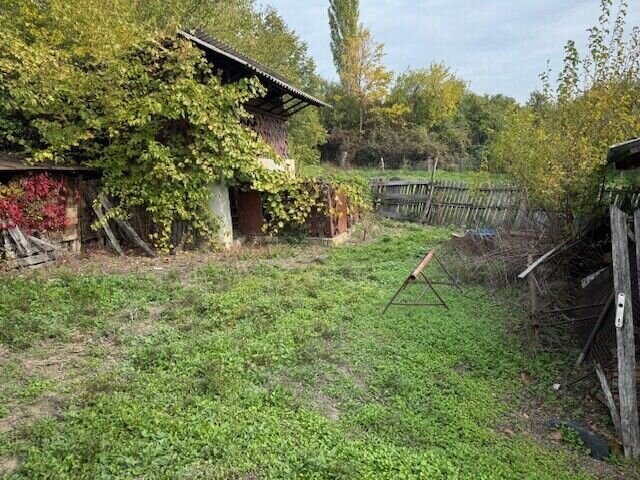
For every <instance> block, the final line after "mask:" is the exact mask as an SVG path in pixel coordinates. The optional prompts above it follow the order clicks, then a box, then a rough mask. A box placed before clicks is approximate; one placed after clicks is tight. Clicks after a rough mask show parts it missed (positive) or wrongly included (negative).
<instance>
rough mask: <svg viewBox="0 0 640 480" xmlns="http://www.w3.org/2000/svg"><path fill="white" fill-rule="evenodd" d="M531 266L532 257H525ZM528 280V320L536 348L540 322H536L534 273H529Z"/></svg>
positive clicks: (536, 308)
mask: <svg viewBox="0 0 640 480" xmlns="http://www.w3.org/2000/svg"><path fill="white" fill-rule="evenodd" d="M531 264H533V255H532V254H529V255H528V257H527V265H531ZM528 280H529V320H530V321H531V328H532V330H533V339H534V343H535V344H536V346H537V345H538V344H539V343H540V321H539V320H538V286H537V285H536V277H535V273H534V272H531V273H530V274H529V277H528Z"/></svg>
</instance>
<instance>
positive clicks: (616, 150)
mask: <svg viewBox="0 0 640 480" xmlns="http://www.w3.org/2000/svg"><path fill="white" fill-rule="evenodd" d="M607 161H608V162H609V163H613V164H614V165H615V167H616V168H617V169H619V170H629V169H633V168H638V167H640V137H638V138H634V139H633V140H627V141H626V142H622V143H618V144H616V145H612V146H611V147H609V153H608V155H607Z"/></svg>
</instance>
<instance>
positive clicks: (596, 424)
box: [496, 401, 639, 480]
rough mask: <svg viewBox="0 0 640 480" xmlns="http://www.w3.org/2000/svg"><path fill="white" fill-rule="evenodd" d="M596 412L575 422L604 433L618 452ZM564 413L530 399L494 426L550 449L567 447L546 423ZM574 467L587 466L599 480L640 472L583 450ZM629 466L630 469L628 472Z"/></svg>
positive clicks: (616, 479) (624, 477)
mask: <svg viewBox="0 0 640 480" xmlns="http://www.w3.org/2000/svg"><path fill="white" fill-rule="evenodd" d="M598 415H599V414H598V413H596V411H595V410H594V411H593V412H591V413H588V414H587V415H585V418H583V419H579V420H580V421H579V422H578V423H582V424H584V425H585V426H586V427H587V428H589V429H590V430H591V431H593V432H595V433H597V434H599V435H601V436H603V437H604V438H606V439H607V441H608V443H609V448H610V449H611V451H612V453H614V454H615V453H620V450H619V446H618V443H617V440H616V439H615V436H614V435H613V432H611V430H610V429H609V428H608V427H606V426H605V425H603V424H602V422H601V421H599V420H598V419H597V418H598ZM565 417H566V415H565V414H563V413H561V412H559V411H557V410H554V409H552V408H549V407H548V406H546V405H544V404H543V403H542V402H534V401H531V402H529V403H528V404H527V405H525V406H523V407H522V408H520V409H519V410H518V411H516V412H513V413H512V414H511V415H510V416H509V418H507V419H505V420H504V422H503V423H502V424H500V425H498V426H497V427H496V431H498V432H501V433H502V434H504V435H507V436H513V435H514V434H516V433H517V434H520V435H524V436H525V437H529V438H531V439H532V440H533V441H535V442H536V443H538V444H540V445H543V446H545V447H546V448H548V449H550V450H557V449H559V448H561V449H564V448H567V445H566V444H565V443H564V441H563V439H562V434H561V433H559V431H558V430H554V429H552V428H550V427H549V422H550V421H551V420H555V419H559V418H560V419H562V418H565ZM575 466H576V467H577V468H584V469H586V470H587V471H588V472H589V473H590V474H591V475H593V476H594V477H595V478H598V479H601V480H624V479H627V478H636V477H635V475H637V474H638V473H639V472H638V471H636V470H637V467H633V466H630V467H619V466H617V465H613V464H611V463H607V462H602V461H598V460H595V459H593V458H591V457H590V456H588V455H587V454H586V453H585V454H584V455H580V457H579V462H578V463H576V465H575ZM628 468H631V469H633V472H630V471H629V470H628Z"/></svg>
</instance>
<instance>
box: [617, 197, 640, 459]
mask: <svg viewBox="0 0 640 480" xmlns="http://www.w3.org/2000/svg"><path fill="white" fill-rule="evenodd" d="M636 214H637V212H636ZM610 216H611V251H612V257H613V280H614V286H615V292H616V301H617V298H618V295H619V294H621V293H624V295H625V305H624V320H623V323H622V326H620V327H618V326H616V338H617V345H618V392H619V395H620V424H621V429H622V443H623V446H624V454H625V457H627V458H633V459H637V458H640V424H639V423H638V397H637V389H636V347H635V340H634V336H633V335H634V332H633V310H632V298H633V296H632V295H633V294H634V293H637V292H632V290H631V268H630V266H629V240H628V237H627V214H626V213H624V212H623V211H622V210H620V208H618V207H616V206H615V205H612V206H611V207H610ZM636 219H637V220H640V218H639V217H638V216H637V215H636ZM637 220H636V232H640V230H639V228H638V227H639V226H640V225H638V223H637Z"/></svg>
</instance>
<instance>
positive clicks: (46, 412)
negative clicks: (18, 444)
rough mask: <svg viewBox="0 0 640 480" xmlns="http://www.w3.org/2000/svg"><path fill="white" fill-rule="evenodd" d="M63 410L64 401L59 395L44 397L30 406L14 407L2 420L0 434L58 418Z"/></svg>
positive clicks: (0, 420)
mask: <svg viewBox="0 0 640 480" xmlns="http://www.w3.org/2000/svg"><path fill="white" fill-rule="evenodd" d="M62 409H63V401H62V399H61V398H60V397H59V396H58V395H54V394H46V395H42V396H41V397H40V398H38V400H37V401H36V402H34V403H33V404H30V405H17V406H13V408H12V410H11V413H9V415H7V416H5V417H3V418H1V419H0V433H7V432H11V431H12V430H15V429H16V428H18V427H19V426H21V425H25V424H30V423H33V422H35V421H37V420H40V419H42V418H46V417H58V416H59V415H60V413H61V412H62Z"/></svg>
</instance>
